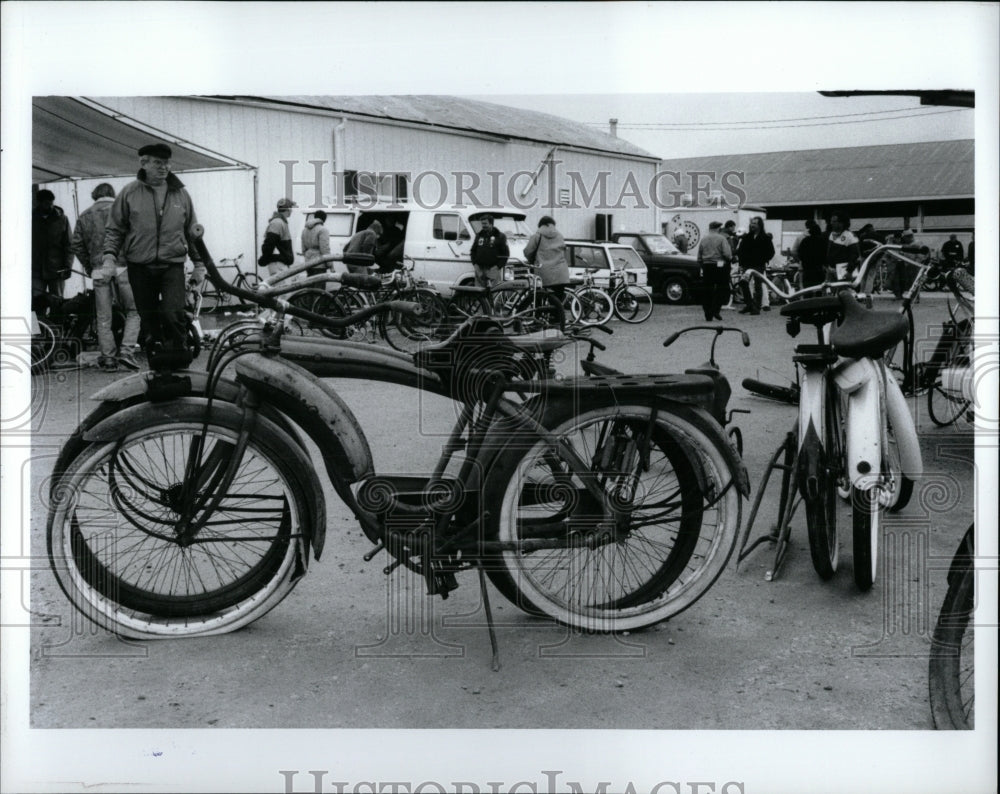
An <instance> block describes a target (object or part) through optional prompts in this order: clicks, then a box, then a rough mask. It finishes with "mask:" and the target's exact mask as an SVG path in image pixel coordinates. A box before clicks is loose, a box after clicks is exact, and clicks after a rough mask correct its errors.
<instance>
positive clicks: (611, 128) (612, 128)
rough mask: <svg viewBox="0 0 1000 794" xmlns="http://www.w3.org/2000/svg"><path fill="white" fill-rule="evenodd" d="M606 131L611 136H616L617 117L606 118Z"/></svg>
mask: <svg viewBox="0 0 1000 794" xmlns="http://www.w3.org/2000/svg"><path fill="white" fill-rule="evenodd" d="M608 132H609V133H610V134H611V137H612V138H617V137H618V119H608Z"/></svg>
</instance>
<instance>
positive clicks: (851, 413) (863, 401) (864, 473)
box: [833, 358, 905, 491]
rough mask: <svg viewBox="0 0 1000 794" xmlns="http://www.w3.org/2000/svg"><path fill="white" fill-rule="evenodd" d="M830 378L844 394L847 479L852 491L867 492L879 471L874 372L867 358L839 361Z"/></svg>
mask: <svg viewBox="0 0 1000 794" xmlns="http://www.w3.org/2000/svg"><path fill="white" fill-rule="evenodd" d="M833 378H834V382H835V383H836V384H837V387H838V388H839V389H840V390H841V391H842V392H844V393H845V394H846V395H847V413H846V414H845V416H844V420H845V424H846V429H845V433H844V435H845V436H846V441H847V444H846V446H847V476H848V477H850V480H851V485H853V486H854V487H855V488H857V489H859V490H862V491H868V490H871V489H872V488H873V487H875V485H877V484H878V481H879V475H880V473H881V471H882V438H881V432H880V426H881V424H882V407H883V406H882V396H881V389H880V388H879V374H878V370H877V369H876V367H875V364H874V363H873V362H872V361H871V359H867V358H859V359H843V360H841V361H840V362H839V363H838V364H837V365H836V366H835V367H834V369H833ZM904 407H905V406H904Z"/></svg>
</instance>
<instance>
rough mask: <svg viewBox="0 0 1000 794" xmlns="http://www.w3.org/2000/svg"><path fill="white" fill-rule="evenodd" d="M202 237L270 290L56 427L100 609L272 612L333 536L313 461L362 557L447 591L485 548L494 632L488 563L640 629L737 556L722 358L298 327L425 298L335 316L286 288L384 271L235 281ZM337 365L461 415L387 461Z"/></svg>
mask: <svg viewBox="0 0 1000 794" xmlns="http://www.w3.org/2000/svg"><path fill="white" fill-rule="evenodd" d="M199 248H200V249H202V250H201V255H202V259H203V261H204V262H205V263H206V266H207V267H208V271H209V275H210V278H211V279H212V281H213V283H215V284H216V286H218V287H219V288H220V289H226V290H232V291H234V292H235V293H236V294H235V297H237V298H240V299H242V300H246V301H250V302H253V303H257V304H258V305H260V306H261V307H262V308H263V309H264V310H265V312H264V314H263V316H262V320H257V321H246V322H239V323H235V324H234V325H232V326H230V328H228V329H227V330H226V331H225V332H223V333H222V334H220V336H219V338H218V340H217V341H216V342H215V344H214V346H213V348H212V350H211V352H210V354H209V357H208V367H207V371H205V372H195V371H190V372H183V373H152V374H150V373H143V374H137V375H134V376H132V377H130V378H126V379H123V380H121V381H118V382H116V383H114V384H112V385H110V386H109V387H106V388H105V389H103V390H102V391H101V392H99V393H98V394H97V395H95V397H96V399H97V400H98V401H99V405H98V407H97V408H96V409H95V410H94V411H93V412H92V413H91V414H90V415H89V416H88V417H87V418H86V419H85V420H84V421H83V422H82V423H81V426H80V427H79V428H78V429H77V431H76V432H75V433H74V434H73V435H72V436H71V437H70V439H69V440H68V441H67V442H66V444H65V445H64V447H63V449H62V450H61V452H60V455H59V457H58V459H57V461H56V465H55V469H54V477H53V483H52V488H51V491H50V496H51V507H50V510H49V516H48V524H47V530H46V531H47V544H48V552H49V557H50V561H51V565H52V570H53V572H54V573H55V576H56V578H57V580H58V582H59V585H60V587H61V588H62V590H63V592H64V593H65V594H66V596H67V597H68V598H69V600H70V602H71V603H72V604H73V606H74V607H75V608H76V609H77V610H79V611H80V612H81V613H82V614H84V615H85V616H86V617H87V618H89V619H90V620H92V621H93V622H95V623H97V624H98V625H100V626H102V627H104V628H106V629H108V630H110V631H113V632H116V633H118V634H121V635H124V636H129V637H138V638H156V637H181V636H204V635H212V634H218V633H221V632H227V631H232V630H233V629H236V628H238V627H240V626H243V625H246V624H248V623H250V622H251V621H253V620H256V619H258V618H260V617H261V616H263V615H264V614H266V613H267V612H268V611H269V610H271V609H273V608H274V607H275V606H277V604H278V603H280V602H281V601H282V600H283V599H284V598H285V597H286V596H287V595H288V594H289V593H290V592H291V591H292V589H293V588H294V587H295V586H296V585H297V583H298V582H299V581H301V579H302V577H303V576H304V574H305V573H306V571H307V569H308V564H309V560H310V556H312V557H314V558H316V559H318V558H319V556H320V554H321V552H322V550H323V548H324V545H325V540H326V532H327V525H326V520H325V515H326V505H325V502H324V496H323V488H322V485H321V483H320V474H319V473H318V471H321V472H323V473H324V475H325V477H326V478H327V479H328V480H329V481H330V483H331V485H332V487H333V489H334V491H335V492H336V494H337V495H338V497H339V498H340V499H341V500H342V501H343V502H344V504H345V505H346V506H347V507H348V509H349V510H350V511H351V513H352V514H353V515H354V517H355V519H356V520H357V522H358V524H359V525H360V526H361V528H362V530H363V532H364V533H365V535H366V536H367V537H368V538H369V539H370V541H371V542H372V544H373V548H372V550H371V551H370V552H369V553H368V554H367V555H366V559H369V560H370V559H373V558H374V557H375V556H376V555H377V554H379V553H383V552H384V553H385V554H387V555H388V557H389V558H390V562H389V563H388V564H387V565H386V566H385V567H384V568H383V570H384V571H385V572H386V573H391V572H392V571H393V570H395V569H396V568H398V567H399V566H405V567H406V568H408V569H411V570H413V571H415V572H417V573H419V574H420V575H421V576H422V577H423V578H424V580H425V582H426V586H427V592H428V594H430V595H440V596H442V597H447V595H448V593H449V592H451V591H452V590H454V589H455V588H456V587H457V586H458V581H457V577H456V575H457V574H459V573H461V572H463V571H467V570H478V572H479V582H480V587H481V589H482V592H483V596H484V605H485V609H486V614H487V622H488V624H489V625H490V627H491V639H494V635H493V632H492V619H491V613H490V607H489V600H488V597H487V590H486V584H485V583H486V580H487V578H488V579H489V580H490V581H492V582H493V584H494V585H495V587H496V588H497V589H498V590H499V591H500V592H501V593H502V594H503V595H504V596H505V597H507V598H508V599H510V600H511V601H512V602H514V603H515V604H517V605H518V606H519V607H520V608H521V609H523V610H525V611H526V612H529V613H532V614H540V615H544V616H547V617H549V618H552V619H554V620H556V621H558V622H561V623H564V624H567V625H569V626H572V627H575V628H578V629H582V630H592V631H625V630H631V629H638V628H642V627H645V626H649V625H652V624H654V623H656V622H659V621H661V620H665V619H667V618H669V617H671V616H673V615H676V614H678V613H679V612H681V611H682V610H684V609H687V608H688V607H690V606H691V605H692V604H694V603H695V602H696V601H697V600H698V599H699V598H700V597H701V596H702V595H704V593H705V592H706V591H707V590H708V588H709V587H710V586H711V585H712V583H713V582H714V581H715V580H716V579H717V577H718V576H719V575H720V574H721V572H722V571H723V569H724V568H725V565H726V563H727V561H728V559H729V557H730V555H731V553H732V551H733V548H734V546H735V542H736V536H737V531H738V527H739V523H740V512H741V507H742V499H743V497H745V496H746V494H747V493H748V483H747V477H746V471H745V469H744V467H743V465H742V462H741V460H740V458H739V456H738V455H737V453H736V451H735V449H734V448H733V447H732V446H731V445H730V444H729V443H728V441H727V438H726V436H725V433H724V432H723V430H722V428H721V426H720V425H719V423H718V422H717V421H716V420H715V419H714V418H713V416H712V414H711V407H712V406H713V405H714V404H715V394H714V390H715V383H714V381H713V379H712V378H710V377H707V376H704V375H698V374H681V375H672V374H667V375H628V376H613V375H604V376H587V377H581V378H563V379H556V380H553V379H548V378H545V377H542V376H543V374H544V369H543V367H542V366H540V364H539V362H540V361H543V360H544V356H545V354H546V353H550V352H551V351H552V350H553V349H557V348H558V347H562V346H565V345H567V344H572V343H573V340H572V339H571V338H569V337H566V336H565V335H562V334H559V333H557V332H552V331H549V332H546V333H543V334H527V335H521V336H508V335H506V334H504V333H503V329H502V327H501V326H500V324H499V323H498V322H497V321H496V320H495V319H491V318H473V319H470V320H468V321H466V322H464V323H462V324H461V325H459V326H458V328H457V329H456V331H455V332H454V333H453V334H452V335H451V336H450V337H449V338H448V339H446V340H443V341H442V342H440V343H439V344H434V345H428V346H425V347H423V348H422V349H421V350H420V351H419V352H417V353H415V354H413V355H407V354H403V353H400V352H397V351H393V350H389V349H386V348H382V347H374V346H372V345H363V344H357V343H352V342H349V341H341V340H335V339H327V338H321V337H293V336H287V335H284V334H283V329H284V323H283V322H282V319H281V318H282V317H283V315H285V314H289V315H292V316H296V317H299V318H301V319H304V320H306V321H308V322H310V323H316V324H323V325H326V326H327V327H330V328H338V327H344V326H346V325H349V324H352V323H357V322H362V321H364V320H366V319H367V318H369V317H372V316H375V315H377V314H379V313H380V312H384V311H409V310H411V309H412V310H414V311H415V310H416V307H407V306H406V305H403V304H400V303H396V304H392V303H390V304H376V305H374V306H370V307H366V308H364V309H362V310H361V311H359V312H357V313H356V314H355V315H352V316H350V317H345V318H330V317H324V316H322V315H318V314H314V313H312V312H309V311H308V310H305V309H302V308H299V307H295V306H292V305H290V304H289V303H288V301H287V300H285V299H284V298H283V295H286V294H288V293H289V292H291V291H294V290H295V289H296V288H299V287H300V286H301V285H303V284H312V283H321V281H322V282H330V281H334V282H339V283H341V284H355V285H358V286H363V285H365V284H371V282H370V281H365V279H367V278H368V277H365V276H351V275H349V274H344V275H341V274H328V275H325V276H317V277H310V278H307V279H305V280H304V282H300V283H299V284H297V285H296V284H293V285H291V287H283V286H281V285H280V284H278V283H275V284H272V285H270V286H268V287H267V288H265V289H263V290H259V291H255V292H251V291H246V290H238V289H237V288H235V287H232V286H231V285H228V284H227V283H226V282H225V281H224V280H223V279H221V278H220V276H219V274H218V271H217V269H216V268H215V266H214V263H213V262H212V259H211V256H210V255H209V252H208V250H207V248H206V247H205V245H204V243H203V241H199ZM311 279H316V280H315V281H311ZM373 287H374V288H377V287H378V284H377V283H376V284H374V285H373ZM268 313H269V314H268ZM328 377H337V378H361V379H365V380H370V381H374V382H385V383H394V384H400V385H405V386H409V387H412V388H414V389H419V390H423V391H426V392H428V393H431V394H437V395H440V396H443V397H447V398H450V399H452V400H453V401H454V402H455V404H456V406H457V408H458V410H457V413H458V417H457V419H456V422H455V425H454V427H453V429H452V432H451V435H450V437H449V439H448V441H447V442H446V443H445V444H444V446H443V449H442V452H441V454H440V456H439V458H438V460H437V461H434V462H433V464H432V465H429V466H428V472H427V474H426V475H425V476H421V477H412V476H399V475H393V474H386V473H377V472H376V471H375V468H374V462H373V459H372V455H371V450H370V447H369V444H368V440H367V438H366V436H365V433H364V431H363V429H362V428H361V426H360V425H359V423H358V421H357V419H356V418H355V417H354V415H353V413H352V412H351V411H350V409H349V408H348V407H347V405H346V404H345V403H344V401H343V399H342V398H341V397H340V396H339V395H338V394H337V392H336V390H335V389H334V388H333V387H332V386H331V385H330V384H329V383H328V382H326V381H324V380H323V378H328ZM303 438H308V439H309V440H310V441H311V442H312V444H311V445H310V447H307V446H306V445H305V444H304V443H303V440H302V439H303ZM309 449H312V450H313V454H317V455H319V456H321V460H320V461H319V466H318V467H317V466H314V465H313V459H312V457H311V456H310V452H309V451H308V450H309ZM317 469H318V471H317ZM495 654H496V646H495V642H494V657H495Z"/></svg>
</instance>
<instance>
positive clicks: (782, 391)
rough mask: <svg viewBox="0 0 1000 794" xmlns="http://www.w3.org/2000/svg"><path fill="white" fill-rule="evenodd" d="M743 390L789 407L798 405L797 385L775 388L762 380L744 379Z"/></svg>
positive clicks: (775, 386)
mask: <svg viewBox="0 0 1000 794" xmlns="http://www.w3.org/2000/svg"><path fill="white" fill-rule="evenodd" d="M743 388H744V389H746V390H747V391H748V392H751V393H752V394H756V395H759V396H761V397H767V398H769V399H771V400H778V401H779V402H783V403H788V404H789V405H798V404H799V387H798V386H797V385H792V386H777V385H775V384H773V383H765V382H764V381H762V380H757V379H756V378H744V379H743Z"/></svg>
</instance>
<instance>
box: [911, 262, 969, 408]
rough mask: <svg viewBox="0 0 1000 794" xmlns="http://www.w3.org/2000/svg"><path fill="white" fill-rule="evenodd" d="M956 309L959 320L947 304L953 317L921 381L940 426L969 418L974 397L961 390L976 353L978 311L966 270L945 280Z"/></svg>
mask: <svg viewBox="0 0 1000 794" xmlns="http://www.w3.org/2000/svg"><path fill="white" fill-rule="evenodd" d="M944 282H945V286H946V287H947V288H948V289H949V290H951V293H952V295H953V296H954V297H955V299H956V302H957V306H958V308H959V309H961V310H962V312H963V316H961V317H959V316H958V315H957V314H956V312H955V309H954V308H953V307H952V305H951V301H949V302H948V314H949V317H950V318H951V319H950V320H949V321H948V322H946V323H945V325H944V328H943V329H942V331H941V336H940V338H939V339H938V342H937V345H936V346H935V348H934V351H933V352H932V353H931V357H930V360H929V361H928V362H927V364H926V365H925V366H924V369H923V379H922V382H923V384H924V385H926V387H927V414H928V416H930V418H931V421H932V422H934V424H936V425H937V426H938V427H947V426H948V425H951V424H954V423H955V422H957V421H958V420H959V419H960V418H961V417H962V416H966V415H968V416H970V417H971V411H972V398H973V395H972V394H971V393H969V392H968V391H967V390H963V389H962V388H961V384H962V378H963V375H964V372H965V371H966V370H968V368H969V366H970V364H971V359H972V352H973V328H974V320H975V309H974V307H973V304H972V301H970V300H969V298H968V297H966V295H965V292H968V293H970V294H971V293H973V292H974V290H975V282H974V281H973V280H972V277H971V276H970V275H969V274H968V273H967V272H966V271H965V270H964V269H963V268H954V269H953V270H951V271H950V272H949V273H947V274H946V276H945V278H944Z"/></svg>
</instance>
